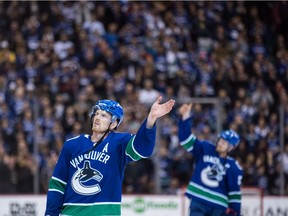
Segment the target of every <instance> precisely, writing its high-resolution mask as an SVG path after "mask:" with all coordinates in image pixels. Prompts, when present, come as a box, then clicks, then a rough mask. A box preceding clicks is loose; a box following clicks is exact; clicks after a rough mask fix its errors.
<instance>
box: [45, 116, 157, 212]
mask: <svg viewBox="0 0 288 216" xmlns="http://www.w3.org/2000/svg"><path fill="white" fill-rule="evenodd" d="M155 137H156V128H155V126H154V127H153V128H151V129H147V128H146V121H144V122H143V124H142V125H141V127H140V128H139V130H138V132H137V133H136V134H135V135H133V134H129V133H116V132H110V133H109V134H108V136H107V137H106V138H105V139H104V140H103V141H102V142H101V143H99V145H98V146H97V147H96V148H95V149H93V150H92V151H89V150H91V149H92V147H93V144H94V143H93V142H92V141H91V138H90V135H85V134H82V135H80V136H77V137H74V138H71V139H69V140H67V141H66V142H65V143H64V145H63V148H62V150H61V153H60V155H59V159H58V162H57V164H56V166H55V169H54V172H53V176H52V178H51V180H50V182H49V190H48V193H47V205H46V212H45V215H46V216H48V215H50V216H58V215H59V214H61V215H74V216H84V215H85V216H90V215H91V216H92V215H93V216H96V215H97V216H101V215H121V195H122V181H123V178H124V169H125V166H126V165H127V163H128V162H130V161H137V160H139V159H141V158H147V157H149V156H150V155H151V154H152V152H153V149H154V145H155Z"/></svg>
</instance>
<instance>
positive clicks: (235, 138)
mask: <svg viewBox="0 0 288 216" xmlns="http://www.w3.org/2000/svg"><path fill="white" fill-rule="evenodd" d="M219 138H222V139H224V140H226V141H227V142H228V143H229V144H230V145H232V146H233V147H234V148H236V147H237V145H238V144H239V142H240V137H239V135H238V134H237V133H236V132H235V131H234V130H232V129H230V130H225V131H223V132H221V133H220V134H219Z"/></svg>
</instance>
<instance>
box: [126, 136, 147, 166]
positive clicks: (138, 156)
mask: <svg viewBox="0 0 288 216" xmlns="http://www.w3.org/2000/svg"><path fill="white" fill-rule="evenodd" d="M135 137H136V136H133V137H132V138H131V139H130V140H129V142H128V144H127V146H126V151H125V153H126V155H128V156H129V157H130V158H131V159H132V160H133V161H138V160H140V159H142V158H147V157H145V156H142V155H141V154H139V153H138V152H137V151H136V150H135V148H134V146H133V143H134V139H135Z"/></svg>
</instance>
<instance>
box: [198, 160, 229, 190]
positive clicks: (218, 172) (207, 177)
mask: <svg viewBox="0 0 288 216" xmlns="http://www.w3.org/2000/svg"><path fill="white" fill-rule="evenodd" d="M226 169H227V168H225V167H224V166H223V165H222V164H221V163H219V164H214V165H213V166H212V167H211V166H207V167H206V168H205V169H203V170H202V172H201V180H202V182H203V183H204V184H205V185H207V186H209V187H218V186H219V182H220V181H222V179H223V176H224V175H225V174H226Z"/></svg>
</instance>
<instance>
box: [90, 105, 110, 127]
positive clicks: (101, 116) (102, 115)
mask: <svg viewBox="0 0 288 216" xmlns="http://www.w3.org/2000/svg"><path fill="white" fill-rule="evenodd" d="M111 118H112V117H111V115H110V114H109V113H108V112H106V111H103V110H97V111H96V113H95V116H94V118H93V125H92V131H93V132H100V133H103V132H105V131H106V130H107V129H108V127H109V126H110V123H111Z"/></svg>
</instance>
